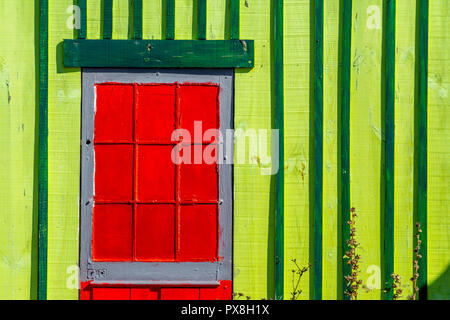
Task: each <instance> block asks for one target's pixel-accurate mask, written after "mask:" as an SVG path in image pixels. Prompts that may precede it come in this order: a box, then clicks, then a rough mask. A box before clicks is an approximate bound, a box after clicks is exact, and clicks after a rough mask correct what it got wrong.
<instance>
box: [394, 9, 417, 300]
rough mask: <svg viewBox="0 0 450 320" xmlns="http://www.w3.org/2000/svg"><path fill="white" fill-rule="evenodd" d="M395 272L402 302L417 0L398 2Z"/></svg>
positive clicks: (408, 237)
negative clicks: (399, 278)
mask: <svg viewBox="0 0 450 320" xmlns="http://www.w3.org/2000/svg"><path fill="white" fill-rule="evenodd" d="M396 4H397V10H396V11H397V18H396V19H397V20H396V26H397V28H396V42H397V54H396V57H395V60H396V66H395V69H396V70H397V72H396V78H395V83H396V86H395V87H396V105H395V127H396V131H395V162H394V164H395V168H394V175H395V182H394V186H395V188H394V192H395V194H394V244H395V245H394V272H395V273H397V274H399V275H400V276H401V277H402V284H403V288H402V289H403V294H402V296H403V297H402V299H408V296H410V295H411V294H412V286H411V281H409V279H411V277H412V276H413V270H412V267H411V261H412V260H413V233H414V230H413V229H414V228H413V226H414V221H413V220H414V219H413V213H414V112H412V111H411V110H414V82H415V81H414V76H415V67H414V66H415V27H416V19H415V17H416V10H415V7H416V0H406V1H397V2H396Z"/></svg>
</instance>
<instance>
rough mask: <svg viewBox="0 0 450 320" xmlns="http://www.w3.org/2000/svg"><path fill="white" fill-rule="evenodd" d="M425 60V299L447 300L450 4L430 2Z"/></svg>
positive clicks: (449, 263)
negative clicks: (426, 151) (426, 128)
mask: <svg viewBox="0 0 450 320" xmlns="http://www.w3.org/2000/svg"><path fill="white" fill-rule="evenodd" d="M429 14H430V19H429V21H430V23H429V60H428V194H427V206H428V261H427V262H428V298H429V299H442V300H448V299H450V285H449V284H450V274H449V272H450V271H449V268H450V216H449V213H448V212H449V206H450V161H449V159H450V143H449V141H450V130H449V126H448V121H449V119H450V108H449V106H450V96H449V94H450V68H449V66H450V36H449V33H448V30H449V29H450V3H449V2H448V1H445V0H437V1H436V0H434V1H430V11H429Z"/></svg>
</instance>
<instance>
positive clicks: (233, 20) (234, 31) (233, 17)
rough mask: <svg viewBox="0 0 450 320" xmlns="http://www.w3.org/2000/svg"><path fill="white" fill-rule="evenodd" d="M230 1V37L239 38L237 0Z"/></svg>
mask: <svg viewBox="0 0 450 320" xmlns="http://www.w3.org/2000/svg"><path fill="white" fill-rule="evenodd" d="M230 2H231V10H230V11H231V14H230V26H231V39H239V0H230Z"/></svg>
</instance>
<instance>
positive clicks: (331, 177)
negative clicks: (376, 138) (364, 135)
mask: <svg viewBox="0 0 450 320" xmlns="http://www.w3.org/2000/svg"><path fill="white" fill-rule="evenodd" d="M339 2H340V0H326V1H324V39H325V40H324V52H323V55H324V57H323V64H324V78H323V91H324V92H323V104H324V110H323V112H324V113H323V117H324V119H323V135H324V137H323V144H324V145H323V252H322V255H323V257H322V261H323V285H322V290H323V292H322V298H323V299H324V300H330V299H336V298H337V290H338V285H337V281H338V272H337V268H338V260H341V259H342V257H341V256H340V255H339V254H338V226H339V224H338V222H339V219H338V200H337V197H338V192H337V179H338V171H337V154H338V153H337V139H338V135H337V111H338V109H337V106H338V97H337V92H338V56H339V44H338V41H339ZM339 251H340V250H339Z"/></svg>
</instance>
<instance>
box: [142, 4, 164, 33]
mask: <svg viewBox="0 0 450 320" xmlns="http://www.w3.org/2000/svg"><path fill="white" fill-rule="evenodd" d="M163 2H164V1H163V0H159V1H152V0H143V1H142V20H143V22H142V24H143V26H142V38H143V39H162V38H164V36H163V30H164V29H165V27H164V25H163V21H164V19H163V13H164V9H163Z"/></svg>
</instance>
